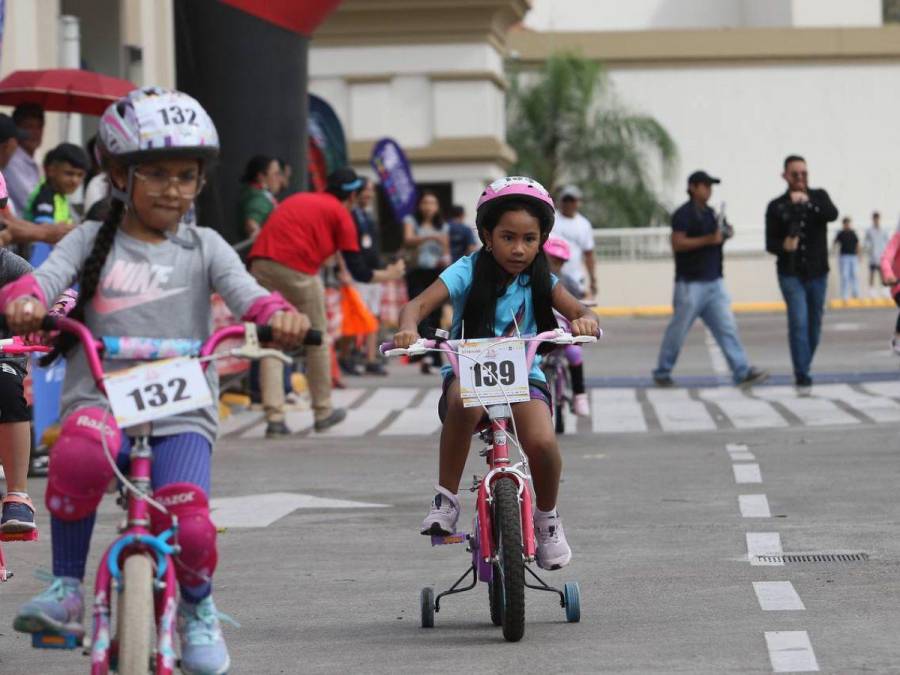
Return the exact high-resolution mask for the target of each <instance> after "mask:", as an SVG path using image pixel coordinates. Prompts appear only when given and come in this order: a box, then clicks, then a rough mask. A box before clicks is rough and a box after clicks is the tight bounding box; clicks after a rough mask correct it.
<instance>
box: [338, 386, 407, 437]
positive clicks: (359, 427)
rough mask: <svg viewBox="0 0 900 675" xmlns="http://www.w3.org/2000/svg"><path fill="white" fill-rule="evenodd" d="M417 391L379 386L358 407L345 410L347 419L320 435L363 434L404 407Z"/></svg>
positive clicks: (342, 435) (346, 435)
mask: <svg viewBox="0 0 900 675" xmlns="http://www.w3.org/2000/svg"><path fill="white" fill-rule="evenodd" d="M418 392H419V389H418V388H415V387H379V388H378V389H376V390H375V391H374V392H372V395H371V396H369V398H367V399H366V400H365V402H364V403H363V404H362V405H361V406H360V407H358V408H350V409H349V410H348V411H347V419H345V420H344V421H343V422H341V423H340V424H336V425H334V426H333V427H331V428H330V429H328V430H327V431H325V432H323V433H322V436H336V437H339V438H346V437H348V436H364V435H365V434H367V433H368V432H369V431H371V430H372V429H373V428H375V427H376V426H378V425H379V424H380V423H381V420H383V419H384V418H385V416H386V415H387V414H388V413H391V412H393V411H394V410H403V409H405V408H406V407H407V406H408V405H409V404H410V402H411V401H412V400H413V398H415V396H416V394H417V393H418Z"/></svg>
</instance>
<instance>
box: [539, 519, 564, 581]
mask: <svg viewBox="0 0 900 675" xmlns="http://www.w3.org/2000/svg"><path fill="white" fill-rule="evenodd" d="M534 534H535V538H536V539H537V552H536V556H535V558H536V559H537V564H538V567H540V568H541V569H544V570H558V569H560V568H561V567H565V566H566V565H568V564H569V562H570V561H571V560H572V549H571V548H569V542H568V541H566V533H565V531H564V530H563V526H562V519H561V518H560V517H559V513H557V512H556V511H554V512H553V515H549V516H547V515H542V514H538V513H536V514H535V516H534Z"/></svg>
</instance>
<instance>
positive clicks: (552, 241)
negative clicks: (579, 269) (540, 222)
mask: <svg viewBox="0 0 900 675" xmlns="http://www.w3.org/2000/svg"><path fill="white" fill-rule="evenodd" d="M544 253H546V254H547V255H552V256H553V257H554V258H560V259H561V260H568V259H569V258H571V257H572V250H571V249H570V248H569V242H567V241H566V240H565V239H563V238H561V237H550V238H549V239H547V241H545V242H544Z"/></svg>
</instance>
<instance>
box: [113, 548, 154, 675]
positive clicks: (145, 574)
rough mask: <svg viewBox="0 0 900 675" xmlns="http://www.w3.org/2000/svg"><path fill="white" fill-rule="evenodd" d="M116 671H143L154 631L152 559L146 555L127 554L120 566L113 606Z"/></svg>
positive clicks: (123, 674)
mask: <svg viewBox="0 0 900 675" xmlns="http://www.w3.org/2000/svg"><path fill="white" fill-rule="evenodd" d="M117 610H118V611H117V617H118V620H117V624H118V626H117V629H118V638H119V659H118V664H119V666H118V668H117V671H118V673H119V675H147V673H148V672H149V671H150V655H151V651H152V645H153V641H152V638H153V635H154V634H155V632H156V631H155V630H154V629H155V626H154V612H153V563H152V561H151V560H150V558H149V557H148V556H146V555H137V554H135V555H130V556H128V558H126V559H125V565H124V566H123V567H122V592H121V593H119V604H118V607H117Z"/></svg>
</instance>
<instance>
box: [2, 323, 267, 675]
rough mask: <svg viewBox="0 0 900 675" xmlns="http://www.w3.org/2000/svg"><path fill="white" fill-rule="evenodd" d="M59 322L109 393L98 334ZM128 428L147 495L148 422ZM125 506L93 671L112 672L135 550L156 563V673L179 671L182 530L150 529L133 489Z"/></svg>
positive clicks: (103, 579)
mask: <svg viewBox="0 0 900 675" xmlns="http://www.w3.org/2000/svg"><path fill="white" fill-rule="evenodd" d="M56 326H57V328H59V329H60V330H63V331H66V332H69V333H72V334H74V335H76V336H77V337H78V338H79V341H80V342H81V345H82V348H83V350H84V353H85V357H86V358H87V363H88V367H89V368H90V370H91V375H92V377H93V378H94V382H95V383H96V385H97V387H98V389H100V391H102V392H104V394H105V393H106V391H105V388H104V386H103V378H104V372H103V367H102V362H101V356H100V355H101V352H102V350H103V343H102V342H101V341H98V340H96V339H94V337H93V336H92V335H91V333H90V331H89V330H88V329H87V327H86V326H84V325H83V324H81V323H79V322H77V321H74V320H72V319H68V318H63V317H60V318H58V319H56ZM245 330H246V329H245V327H244V326H228V327H226V328H223V329H220V330H218V331H216V332H215V333H213V335H212V336H211V337H210V338H209V339H208V340H207V341H206V342H205V343H204V344H203V346H202V348H201V350H200V354H199V356H200V358H201V359H208V360H207V361H205V362H204V364H203V367H204V369H205V368H207V367H208V366H209V363H210V362H211V356H212V354H213V352H214V351H215V349H216V347H217V346H218V345H219V344H220V343H221V342H223V341H224V340H227V339H229V338H235V337H240V336H244V335H245ZM254 337H255V336H254ZM251 342H252V344H251ZM253 346H256V347H258V343H256V341H255V339H254V340H252V341H251V340H250V338H249V337H248V343H247V345H245V346H244V347H242V348H240V349H236V350H232V352H230V353H232V354H233V355H241V354H243V355H249V353H250V351H251V349H252V347H253ZM125 431H126V432H128V431H131V432H132V434H130V435H132V439H133V440H132V447H131V453H130V460H131V461H130V476H129V480H130V482H131V483H132V484H133V485H134V487H135V488H136V489H137V490H138V491H139V492H140V493H141V495H146V496H149V495H150V494H151V492H152V486H151V482H150V476H151V466H152V463H153V452H152V450H151V448H150V425H149V424H145V425H140V426H138V427H135V428H132V429H130V430H125ZM120 503H121V500H120ZM125 508H126V510H127V514H128V515H127V519H126V521H125V524H124V526H123V528H122V529H121V532H120V534H119V536H118V537H116V539H115V540H114V541H113V542H112V544H110V546H109V547H108V548H107V549H106V551H105V552H104V554H103V557H102V559H101V561H100V566H99V568H98V570H97V576H96V579H95V585H94V601H93V619H94V622H93V624H94V625H93V632H92V639H91V674H92V675H106V674H107V673H108V672H109V667H110V659H111V657H112V656H113V655H114V654H115V650H116V648H117V645H116V644H115V641H114V639H113V636H112V629H111V626H110V616H111V612H110V601H111V597H112V591H113V590H116V591H120V590H121V588H122V573H121V568H122V565H123V564H124V560H125V559H126V558H128V557H129V556H132V555H151V556H153V558H154V559H155V563H156V576H155V578H154V600H155V603H154V604H155V611H156V627H157V640H156V671H155V672H156V674H157V675H172V673H174V670H175V649H174V631H175V613H176V608H177V601H176V589H177V580H176V577H175V558H174V556H175V555H177V553H178V547H177V546H175V545H173V544H172V543H171V542H172V541H173V540H174V539H175V536H176V534H177V532H178V523H177V520H176V519H175V518H174V516H173V525H172V527H170V528H169V529H167V530H165V531H164V532H161V533H159V534H153V533H152V532H151V530H150V508H151V506H150V504H149V503H148V502H147V500H146V499H143V498H137V497H135V496H134V495H133V494H132V493H131V491H130V490H129V491H126V492H125ZM0 555H2V554H0ZM0 567H2V557H0Z"/></svg>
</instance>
